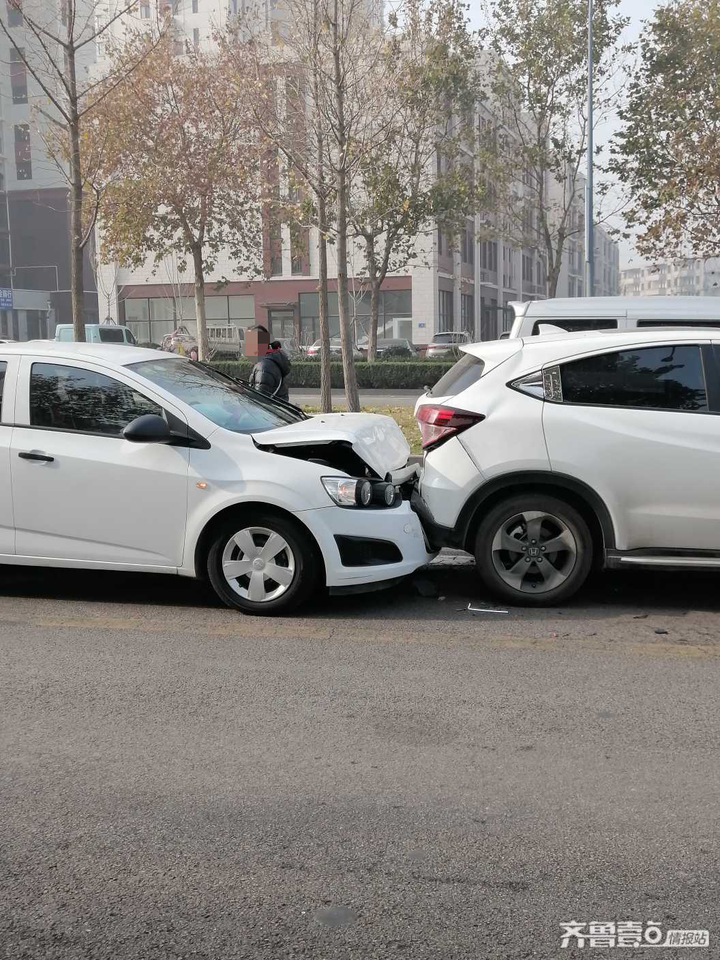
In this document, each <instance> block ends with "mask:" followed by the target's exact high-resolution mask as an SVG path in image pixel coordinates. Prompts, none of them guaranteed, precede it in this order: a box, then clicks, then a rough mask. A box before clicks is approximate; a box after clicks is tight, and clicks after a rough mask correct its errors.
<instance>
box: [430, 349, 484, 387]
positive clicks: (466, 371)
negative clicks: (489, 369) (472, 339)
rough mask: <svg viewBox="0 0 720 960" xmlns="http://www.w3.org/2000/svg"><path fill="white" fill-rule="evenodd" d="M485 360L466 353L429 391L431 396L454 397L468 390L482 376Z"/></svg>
mask: <svg viewBox="0 0 720 960" xmlns="http://www.w3.org/2000/svg"><path fill="white" fill-rule="evenodd" d="M484 369H485V361H484V360H481V359H480V358H479V357H474V356H472V354H470V353H464V354H463V355H462V357H461V358H460V359H459V360H458V362H457V363H456V364H455V365H454V366H452V367H450V369H449V370H448V372H447V373H446V374H445V375H444V376H442V377H440V379H439V380H438V382H437V383H436V384H435V386H434V387H433V388H432V390H431V391H430V392H429V393H428V396H429V397H454V396H455V395H456V394H458V393H462V392H463V390H467V388H468V387H471V386H472V385H473V384H474V383H477V381H478V380H479V379H480V377H481V376H482V373H483V370H484Z"/></svg>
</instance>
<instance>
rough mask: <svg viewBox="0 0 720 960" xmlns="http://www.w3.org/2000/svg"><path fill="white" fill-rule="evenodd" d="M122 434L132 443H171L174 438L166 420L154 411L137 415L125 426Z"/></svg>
mask: <svg viewBox="0 0 720 960" xmlns="http://www.w3.org/2000/svg"><path fill="white" fill-rule="evenodd" d="M122 435H123V437H125V439H126V440H129V441H130V442H131V443H171V442H172V440H173V435H172V433H171V432H170V427H169V426H168V425H167V423H166V421H165V420H163V418H162V417H159V416H157V414H154V413H146V414H145V415H144V416H142V417H136V419H135V420H133V421H131V422H130V423H129V424H128V425H127V426H126V427H125V429H124V430H123V432H122Z"/></svg>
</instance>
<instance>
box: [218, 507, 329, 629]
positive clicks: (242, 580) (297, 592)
mask: <svg viewBox="0 0 720 960" xmlns="http://www.w3.org/2000/svg"><path fill="white" fill-rule="evenodd" d="M252 528H264V529H265V530H268V531H271V532H272V533H273V534H277V535H278V536H279V537H281V538H282V539H283V540H284V541H285V543H286V544H287V546H288V547H289V548H290V551H291V556H292V560H293V561H294V573H293V578H292V581H291V582H290V583H289V584H288V585H287V586H286V588H285V590H284V592H283V593H282V594H281V595H280V596H278V597H276V598H274V599H267V600H262V601H259V602H258V601H254V600H251V599H249V598H248V597H247V596H241V595H240V593H239V592H237V590H238V588H239V589H240V590H243V591H246V592H247V591H248V590H249V576H248V575H243V576H240V577H238V578H236V579H235V581H234V582H235V584H236V589H233V587H231V585H230V582H229V581H228V579H226V577H225V574H224V573H223V559H224V555H225V552H226V549H237V551H238V554H239V556H240V559H241V561H242V562H245V556H246V555H245V554H244V553H243V552H242V550H241V549H240V548H233V546H232V545H231V543H230V541H231V540H232V539H233V538H234V537H235V536H236V535H238V534H240V533H241V532H242V531H245V530H249V529H252ZM252 536H253V539H254V541H255V542H256V544H257V543H258V542H262V539H263V536H264V534H257V533H255V534H252ZM268 539H269V538H268ZM265 542H267V540H266V541H265ZM225 559H226V560H227V559H228V558H227V557H225ZM280 559H281V560H282V559H284V560H285V562H286V563H287V562H288V556H287V555H286V554H283V555H282V556H281V557H280ZM229 562H232V558H230V559H229ZM321 569H322V560H321V558H320V557H319V556H318V548H317V546H316V544H315V541H314V540H313V539H312V537H311V536H310V534H309V533H308V532H307V530H305V529H304V528H303V527H302V525H301V524H300V523H298V522H297V521H294V520H292V519H290V518H286V517H283V516H279V515H277V514H274V513H272V512H267V513H254V512H253V513H252V514H238V515H237V516H236V517H235V518H234V519H232V520H227V521H226V522H225V523H224V524H223V526H222V527H220V528H219V529H218V530H217V531H216V534H215V538H214V540H213V543H212V546H211V547H210V551H209V553H208V557H207V571H208V576H209V578H210V583H211V584H212V586H213V589H214V590H215V592H216V593H217V595H218V596H219V597H220V599H221V600H222V601H223V603H225V604H227V606H228V607H234V608H235V609H236V610H241V611H242V612H243V613H249V614H253V615H254V616H259V617H272V616H282V615H285V614H288V613H291V612H292V611H293V610H296V609H297V608H298V607H299V606H300V605H301V604H303V603H305V602H306V601H307V600H309V599H310V597H311V596H312V595H313V594H314V593H315V590H316V589H317V586H318V573H319V571H320V570H321ZM273 582H274V581H273V580H272V578H271V577H269V576H267V575H266V579H265V581H264V584H265V586H266V587H267V588H268V589H269V590H270V591H271V590H272V583H273ZM278 586H280V585H279V584H278Z"/></svg>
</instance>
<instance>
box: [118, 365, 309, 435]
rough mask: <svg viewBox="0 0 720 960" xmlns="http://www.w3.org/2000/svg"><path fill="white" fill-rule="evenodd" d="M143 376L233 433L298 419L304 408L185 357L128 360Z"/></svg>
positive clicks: (284, 424)
mask: <svg viewBox="0 0 720 960" xmlns="http://www.w3.org/2000/svg"><path fill="white" fill-rule="evenodd" d="M128 369H129V370H134V371H135V373H137V374H139V375H140V376H141V377H145V379H146V380H149V381H150V382H151V383H154V384H155V385H156V386H158V387H162V389H163V390H167V392H168V393H171V394H172V395H173V396H174V397H177V398H178V400H182V401H183V403H186V404H188V406H190V407H193V408H194V409H195V410H197V411H198V413H201V414H202V415H203V416H204V417H207V418H208V420H211V421H212V422H213V423H215V424H217V425H218V426H219V427H224V428H225V429H226V430H232V432H233V433H261V432H262V431H264V430H273V429H274V428H275V427H284V426H286V425H287V424H288V423H296V422H297V421H298V420H302V419H303V415H302V413H300V412H296V411H294V410H293V409H292V408H289V407H285V406H283V404H281V403H279V402H278V401H276V400H273V399H272V398H271V397H266V396H263V394H261V393H257V392H256V391H254V390H251V389H250V388H249V387H245V386H243V385H242V384H241V383H237V382H236V381H234V380H230V379H229V378H227V377H225V376H223V375H222V374H220V373H217V372H216V371H215V370H211V369H209V368H208V367H203V366H201V365H200V364H197V363H193V362H192V361H189V360H183V359H182V357H169V358H168V359H167V360H143V361H142V362H141V363H131V364H128Z"/></svg>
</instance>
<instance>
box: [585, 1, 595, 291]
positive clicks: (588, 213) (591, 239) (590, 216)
mask: <svg viewBox="0 0 720 960" xmlns="http://www.w3.org/2000/svg"><path fill="white" fill-rule="evenodd" d="M593 99H594V98H593V0H588V133H587V184H586V187H585V296H587V297H593V296H594V295H595V229H594V222H593V221H594V206H593V201H594V197H593V193H594V185H593V163H594V156H593V154H594V151H595V146H594V139H595V138H594V135H593V134H594V131H593V120H594V116H593Z"/></svg>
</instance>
